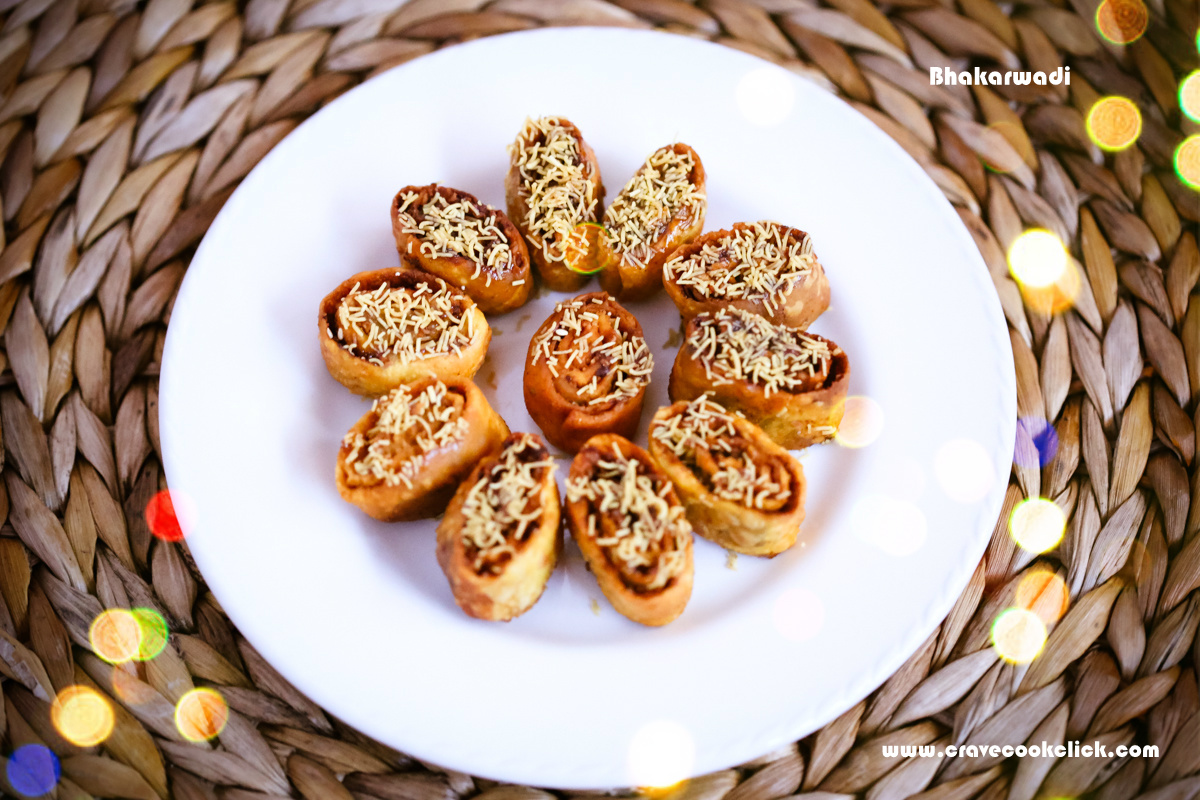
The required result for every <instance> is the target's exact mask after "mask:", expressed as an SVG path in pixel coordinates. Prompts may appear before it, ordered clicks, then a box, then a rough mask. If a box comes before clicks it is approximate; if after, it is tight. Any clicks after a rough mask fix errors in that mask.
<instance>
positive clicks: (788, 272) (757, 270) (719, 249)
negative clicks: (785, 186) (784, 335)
mask: <svg viewBox="0 0 1200 800" xmlns="http://www.w3.org/2000/svg"><path fill="white" fill-rule="evenodd" d="M663 286H664V287H665V288H666V290H667V294H669V295H670V296H671V299H672V300H674V301H675V305H676V306H678V307H679V313H680V314H682V315H683V318H684V319H691V318H692V317H694V316H696V315H697V314H699V313H700V312H702V311H716V310H717V309H719V308H725V307H727V306H732V307H734V308H740V309H742V310H743V311H751V312H753V313H755V314H758V315H759V316H763V317H766V318H767V319H769V320H771V321H772V322H775V323H778V324H780V325H787V326H788V327H789V328H801V329H803V328H807V327H808V326H809V325H811V324H812V322H813V320H815V319H816V318H817V317H819V316H821V314H822V313H824V311H825V309H826V308H828V307H829V280H828V279H827V278H826V277H825V269H824V268H823V267H822V266H821V262H820V261H818V260H817V256H816V254H815V253H813V248H812V238H811V237H809V235H808V234H807V233H805V232H804V231H802V230H797V229H796V228H789V227H787V226H785V225H780V224H779V223H778V222H738V223H736V224H734V226H733V227H732V228H731V229H730V230H723V231H710V232H708V233H706V234H704V235H703V236H700V237H699V238H697V239H696V240H694V241H692V242H691V243H689V244H685V245H684V246H683V247H680V248H679V249H678V250H676V251H675V252H674V253H672V254H671V257H670V258H669V259H667V263H666V264H664V265H663Z"/></svg>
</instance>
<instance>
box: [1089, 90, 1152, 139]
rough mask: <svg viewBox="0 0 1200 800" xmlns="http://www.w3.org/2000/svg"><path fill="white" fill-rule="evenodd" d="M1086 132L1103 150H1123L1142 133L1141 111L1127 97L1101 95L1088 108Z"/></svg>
mask: <svg viewBox="0 0 1200 800" xmlns="http://www.w3.org/2000/svg"><path fill="white" fill-rule="evenodd" d="M1087 132H1088V137H1089V138H1091V140H1092V141H1093V142H1095V143H1096V144H1097V145H1098V146H1099V147H1100V148H1101V149H1103V150H1109V151H1113V152H1115V151H1118V150H1124V149H1125V148H1127V147H1129V146H1130V145H1132V144H1133V143H1134V142H1136V141H1137V138H1138V137H1139V136H1141V134H1142V112H1140V111H1138V107H1137V106H1136V105H1134V103H1133V101H1132V100H1130V99H1129V98H1128V97H1120V96H1118V95H1110V96H1109V97H1101V98H1100V99H1099V100H1097V101H1096V102H1095V103H1093V104H1092V107H1091V108H1090V109H1088V115H1087Z"/></svg>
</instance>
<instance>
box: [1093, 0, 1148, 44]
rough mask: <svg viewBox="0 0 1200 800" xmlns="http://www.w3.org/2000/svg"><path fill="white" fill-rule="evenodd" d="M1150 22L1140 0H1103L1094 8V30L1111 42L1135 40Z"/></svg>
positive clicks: (1121, 42)
mask: <svg viewBox="0 0 1200 800" xmlns="http://www.w3.org/2000/svg"><path fill="white" fill-rule="evenodd" d="M1149 24H1150V11H1149V10H1148V9H1147V8H1146V4H1145V3H1144V2H1142V0H1104V2H1102V3H1101V4H1100V6H1099V7H1098V8H1097V9H1096V30H1098V31H1100V35H1101V36H1103V37H1104V38H1105V39H1107V40H1108V41H1110V42H1112V43H1113V44H1130V43H1132V42H1136V41H1137V40H1138V39H1140V38H1141V37H1142V34H1143V33H1145V32H1146V27H1147V26H1148V25H1149Z"/></svg>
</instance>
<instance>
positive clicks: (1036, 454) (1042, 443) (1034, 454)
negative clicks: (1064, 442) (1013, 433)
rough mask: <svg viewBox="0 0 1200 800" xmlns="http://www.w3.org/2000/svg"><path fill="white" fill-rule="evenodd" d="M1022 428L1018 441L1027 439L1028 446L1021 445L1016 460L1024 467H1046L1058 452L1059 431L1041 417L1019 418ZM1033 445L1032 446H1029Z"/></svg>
mask: <svg viewBox="0 0 1200 800" xmlns="http://www.w3.org/2000/svg"><path fill="white" fill-rule="evenodd" d="M1017 428H1019V429H1020V431H1019V434H1020V435H1019V436H1018V442H1020V441H1021V440H1025V441H1026V442H1027V447H1026V448H1024V449H1022V448H1021V447H1020V446H1018V448H1017V452H1016V454H1015V456H1014V460H1016V462H1017V463H1018V464H1020V465H1021V466H1022V467H1044V466H1046V465H1047V464H1049V463H1050V462H1051V461H1053V460H1054V456H1055V455H1057V454H1058V431H1056V430H1054V426H1053V425H1051V424H1050V423H1048V422H1046V420H1044V419H1042V418H1041V417H1022V418H1021V419H1019V420H1017ZM1029 445H1031V446H1029Z"/></svg>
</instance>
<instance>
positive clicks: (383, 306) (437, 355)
mask: <svg viewBox="0 0 1200 800" xmlns="http://www.w3.org/2000/svg"><path fill="white" fill-rule="evenodd" d="M317 328H318V331H319V336H320V340H321V355H322V356H323V357H324V358H325V366H326V367H328V368H329V374H330V375H332V376H333V377H334V378H336V379H337V381H338V382H339V383H341V384H342V385H343V386H345V387H346V388H347V389H349V390H350V391H352V392H354V393H355V394H363V395H367V396H369V397H373V396H376V395H381V394H383V393H385V392H387V391H390V390H392V389H394V388H396V387H397V386H399V385H400V384H402V383H406V382H408V381H412V380H416V379H417V378H419V377H421V376H423V375H437V376H438V377H440V378H443V379H445V378H470V377H471V376H472V375H474V374H475V373H476V372H477V371H478V370H479V366H480V364H482V363H483V359H484V357H485V356H486V355H487V348H488V342H489V341H491V338H492V331H491V328H489V327H488V324H487V320H486V319H485V318H484V316H483V312H482V311H480V310H479V307H478V306H477V305H475V301H474V300H472V299H471V298H470V297H467V296H466V295H465V294H463V293H462V292H460V291H458V290H457V289H454V288H452V287H450V286H448V285H447V284H446V282H445V281H443V280H442V279H441V278H438V277H437V276H434V275H430V274H428V273H426V272H421V271H420V270H416V269H408V268H406V267H401V268H400V269H395V268H393V269H380V270H375V271H374V272H360V273H359V274H357V275H355V276H354V277H352V278H350V279H349V280H347V281H345V282H343V283H342V284H341V285H340V286H338V287H337V288H336V289H334V290H333V291H332V292H330V293H329V294H327V295H326V296H325V299H324V300H322V301H321V308H320V316H319V318H318V320H317Z"/></svg>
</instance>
